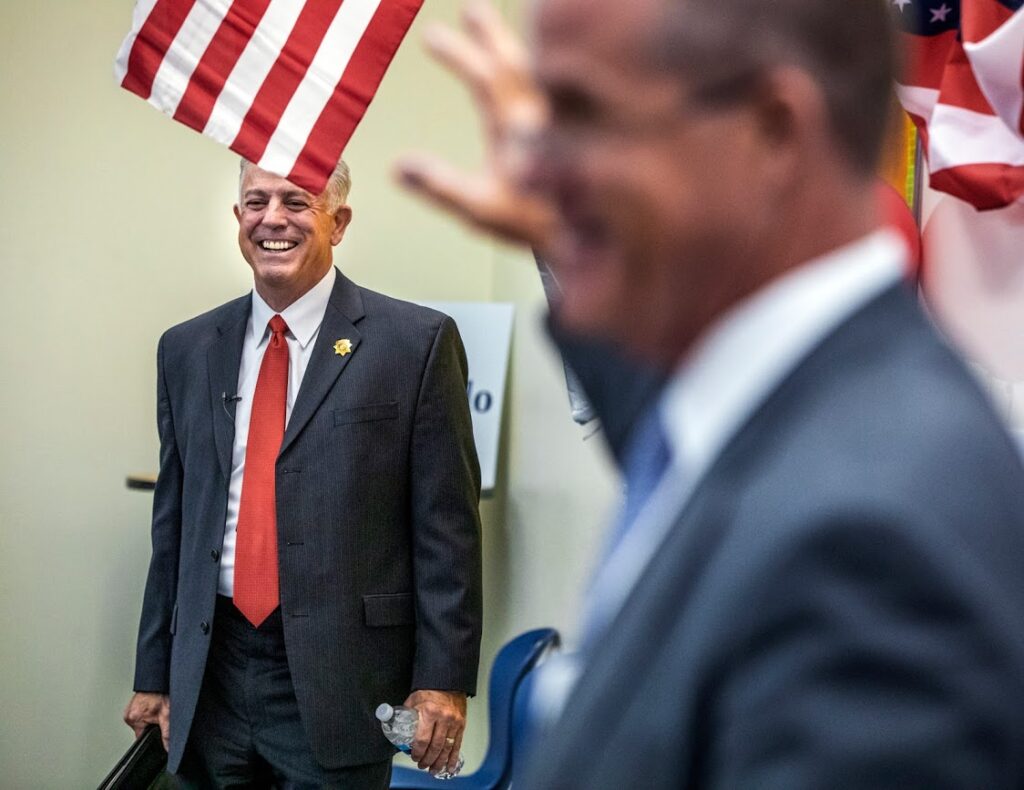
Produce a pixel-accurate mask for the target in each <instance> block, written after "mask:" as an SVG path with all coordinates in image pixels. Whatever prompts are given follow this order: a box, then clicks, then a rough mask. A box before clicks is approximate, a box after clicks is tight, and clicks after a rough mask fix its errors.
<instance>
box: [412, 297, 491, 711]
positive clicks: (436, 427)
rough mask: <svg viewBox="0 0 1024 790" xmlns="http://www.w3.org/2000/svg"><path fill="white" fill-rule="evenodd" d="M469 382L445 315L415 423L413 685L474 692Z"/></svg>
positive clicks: (477, 573) (475, 514)
mask: <svg viewBox="0 0 1024 790" xmlns="http://www.w3.org/2000/svg"><path fill="white" fill-rule="evenodd" d="M466 380H467V363H466V353H465V350H464V349H463V347H462V340H461V339H460V337H459V333H458V329H457V328H456V326H455V322H454V321H452V319H450V318H448V317H445V319H444V320H443V321H442V323H441V325H440V327H439V329H438V331H437V334H436V336H435V338H434V342H433V346H432V348H431V350H430V354H429V357H428V359H427V363H426V366H425V368H424V372H423V378H422V381H421V384H420V392H419V397H418V400H417V405H416V415H415V419H414V424H413V436H412V452H411V488H412V503H411V507H412V533H413V534H412V539H413V567H414V584H415V595H416V658H415V664H414V670H413V688H414V689H444V690H448V691H464V692H466V693H467V694H474V693H476V675H477V667H478V664H479V660H480V633H481V622H482V605H481V559H480V514H479V500H480V467H479V464H478V462H477V456H476V446H475V444H474V441H473V425H472V420H471V419H470V414H469V403H468V399H467V397H466Z"/></svg>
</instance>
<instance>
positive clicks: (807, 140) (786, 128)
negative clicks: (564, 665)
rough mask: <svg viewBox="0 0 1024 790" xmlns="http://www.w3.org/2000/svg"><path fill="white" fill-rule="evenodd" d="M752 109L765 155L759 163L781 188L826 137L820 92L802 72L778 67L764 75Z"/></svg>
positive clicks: (823, 98) (825, 111) (823, 100)
mask: <svg viewBox="0 0 1024 790" xmlns="http://www.w3.org/2000/svg"><path fill="white" fill-rule="evenodd" d="M754 106H755V111H756V113H757V129H758V134H759V139H760V142H761V146H762V150H763V152H764V153H765V154H766V155H765V156H763V157H761V158H760V161H761V162H762V163H763V164H764V165H765V167H766V169H767V170H770V171H771V176H772V180H773V181H774V182H776V183H777V184H779V185H780V186H781V185H782V184H783V183H786V182H788V181H790V180H791V179H792V178H794V177H795V176H797V175H799V173H800V171H801V170H802V169H803V167H804V162H805V161H806V155H807V152H808V151H809V150H811V149H814V148H816V147H818V146H820V145H821V141H822V138H823V137H827V133H828V128H829V118H828V109H827V106H826V103H825V96H824V93H823V91H822V89H821V86H820V85H819V84H818V83H817V82H816V81H815V80H814V79H813V78H812V77H811V76H810V75H809V74H808V73H807V72H806V71H804V70H802V69H799V68H795V67H781V68H777V69H775V70H773V71H772V72H771V73H770V74H769V75H767V76H766V78H765V80H764V83H763V85H762V87H761V88H760V89H759V90H758V94H757V96H756V98H755V101H754ZM765 175H768V173H765Z"/></svg>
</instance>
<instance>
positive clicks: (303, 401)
mask: <svg viewBox="0 0 1024 790" xmlns="http://www.w3.org/2000/svg"><path fill="white" fill-rule="evenodd" d="M364 315H365V313H364V311H363V300H362V297H361V296H360V294H359V288H358V287H357V286H356V285H355V283H353V282H352V281H351V280H349V279H348V278H347V277H345V275H343V274H342V273H341V272H338V275H337V279H336V280H335V283H334V289H333V290H332V291H331V298H330V301H328V303H327V310H326V311H325V312H324V320H323V323H322V324H321V325H320V334H319V335H318V336H317V339H316V344H315V345H314V346H313V353H312V355H311V356H310V359H309V364H308V365H307V366H306V374H305V375H304V376H303V378H302V385H301V386H300V387H299V394H298V397H297V398H296V399H295V405H294V406H293V407H292V414H291V417H290V418H289V420H288V427H287V428H286V429H285V432H284V440H283V441H282V442H281V452H282V453H283V452H285V450H287V449H288V448H289V447H290V446H291V444H292V442H294V441H295V439H296V438H297V437H298V435H299V434H300V433H301V432H302V429H303V428H305V427H306V424H307V423H308V422H309V421H310V420H311V419H312V418H313V415H314V414H315V413H316V410H317V409H318V408H319V406H320V404H321V403H323V400H324V398H326V397H327V393H329V392H330V391H331V387H333V386H334V382H335V381H337V379H338V376H340V375H341V372H342V371H343V370H344V369H345V368H346V367H347V366H348V363H349V360H351V359H352V357H353V356H354V355H355V354H356V353H357V352H358V350H359V343H360V339H361V338H360V334H359V330H357V329H356V327H355V324H356V322H357V321H359V320H360V319H361V318H362V317H363V316H364ZM342 339H345V340H348V341H349V344H350V345H349V351H348V352H347V353H345V354H340V353H338V352H336V351H335V343H336V342H337V341H339V340H342Z"/></svg>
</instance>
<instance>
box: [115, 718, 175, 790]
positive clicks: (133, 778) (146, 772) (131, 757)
mask: <svg viewBox="0 0 1024 790" xmlns="http://www.w3.org/2000/svg"><path fill="white" fill-rule="evenodd" d="M166 767H167V752H165V751H164V744H163V741H162V740H161V738H160V728H159V727H157V726H156V725H155V724H150V725H149V726H148V727H147V728H146V730H145V732H143V733H142V736H141V737H139V738H138V739H137V740H136V741H135V743H133V744H132V745H131V748H130V749H129V750H128V751H126V752H125V753H124V756H123V757H122V758H121V759H120V760H118V762H117V765H115V766H114V769H113V770H112V771H111V772H110V773H109V774H107V777H106V779H104V780H103V781H102V782H100V786H99V790H150V788H154V790H155V788H161V787H172V785H171V784H170V782H169V781H167V779H168V778H167V774H165V773H164V768H166Z"/></svg>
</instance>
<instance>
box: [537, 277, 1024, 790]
mask: <svg viewBox="0 0 1024 790" xmlns="http://www.w3.org/2000/svg"><path fill="white" fill-rule="evenodd" d="M737 364H742V363H741V361H739V360H738V361H737ZM527 773H528V775H527V776H526V777H524V778H523V780H522V782H521V783H518V786H519V787H520V788H521V790H538V789H539V788H544V790H554V789H555V788H558V789H559V790H561V789H562V788H566V789H568V788H580V790H584V789H585V790H604V789H605V788H607V790H622V789H623V788H644V790H662V789H665V790H667V789H668V788H673V790H675V789H676V788H721V789H722V790H724V789H725V788H729V789H739V788H749V789H750V790H755V789H756V790H775V789H778V790H810V788H815V789H818V788H827V789H828V790H836V789H843V788H864V789H865V790H867V789H868V788H871V790H875V789H877V788H887V787H892V788H929V790H935V789H936V788H986V790H996V789H998V788H1020V787H1022V786H1024V472H1022V469H1021V464H1020V460H1019V457H1018V454H1017V450H1016V448H1015V447H1014V446H1013V444H1012V443H1011V441H1010V439H1009V437H1008V436H1007V434H1006V432H1005V430H1004V429H1003V427H1002V425H1001V424H1000V422H999V420H998V418H997V417H996V415H995V414H994V413H993V411H992V409H991V408H990V406H989V404H988V402H987V400H986V398H985V397H984V396H983V394H982V393H981V392H980V390H979V388H978V387H977V386H976V384H975V382H974V381H973V380H972V379H971V377H970V376H969V374H968V373H967V372H966V371H965V369H964V368H963V366H962V364H961V363H960V362H959V361H958V360H957V359H956V358H955V356H954V355H953V354H952V353H951V352H950V351H949V350H948V349H947V348H946V347H945V346H944V345H943V344H942V343H941V342H940V341H939V340H938V338H937V337H936V335H935V333H934V331H933V329H932V328H931V327H930V326H929V325H928V323H927V321H926V319H925V318H924V317H923V315H922V314H921V312H920V309H919V308H918V306H917V304H916V301H915V300H914V298H913V297H912V296H911V295H910V294H908V293H906V292H905V290H904V288H903V287H902V286H898V287H895V288H893V289H891V290H888V291H886V292H885V293H884V294H882V295H881V296H879V297H878V298H876V299H875V300H873V301H872V302H870V303H869V304H868V305H867V306H866V307H864V308H863V309H861V310H860V311H859V312H858V313H856V314H855V315H854V316H853V317H852V318H850V319H849V320H847V321H846V322H845V323H844V324H843V325H842V326H840V327H839V328H838V329H837V330H836V331H835V332H834V333H832V334H831V335H830V336H829V337H828V338H827V339H825V340H824V341H823V342H822V343H821V344H820V346H819V347H818V348H816V350H814V351H813V352H812V353H811V354H810V356H809V357H808V358H807V359H805V360H804V361H803V362H802V363H801V364H800V365H799V366H798V368H797V369H796V370H795V371H794V372H793V373H792V374H791V375H789V376H788V378H787V379H786V380H785V381H784V383H783V384H782V385H781V386H780V387H779V388H778V389H777V390H776V391H775V392H774V393H773V394H772V395H771V396H770V397H769V399H768V400H767V401H766V402H765V403H764V404H763V406H762V407H761V408H760V409H759V410H758V411H757V413H756V414H755V415H754V416H753V417H752V418H751V419H750V420H749V421H748V423H747V424H746V425H745V426H744V427H743V428H741V430H740V431H739V432H738V434H737V435H736V436H735V437H734V439H733V440H732V441H731V442H730V443H729V444H728V446H727V447H726V449H725V450H724V451H723V453H722V454H721V456H720V457H719V458H718V459H717V461H716V462H715V463H714V465H713V467H712V469H711V470H710V471H709V473H708V474H707V476H706V477H705V478H704V479H703V481H702V482H701V483H700V484H699V485H698V488H697V490H696V492H695V494H694V496H693V497H692V498H691V499H690V501H689V503H688V504H687V506H686V508H685V510H684V512H682V513H680V514H679V516H678V520H677V522H676V524H675V526H674V528H673V529H672V530H671V532H670V534H669V536H668V537H667V539H666V540H665V542H664V544H663V545H662V546H661V548H660V550H659V551H658V552H657V555H656V556H655V558H654V559H653V561H652V563H651V565H650V567H649V568H648V569H647V570H646V572H645V573H644V574H643V577H642V579H641V581H640V582H639V583H638V585H637V586H636V588H635V589H634V590H633V591H632V594H631V596H630V597H629V599H628V600H627V602H626V604H625V606H624V607H623V609H622V610H621V612H620V613H619V615H618V617H617V619H616V620H615V622H614V623H613V625H612V626H611V628H610V630H609V633H608V634H607V636H606V637H605V638H604V639H603V640H600V644H599V645H598V646H597V647H596V648H595V650H594V653H593V654H592V656H591V659H590V661H589V663H588V665H587V667H586V669H585V670H584V674H583V675H582V677H581V679H580V681H579V685H578V686H577V688H576V693H575V696H574V697H573V698H572V699H571V700H570V702H569V705H568V706H567V708H566V710H565V712H564V714H563V716H562V718H561V720H560V721H559V722H557V723H556V724H555V725H554V729H553V731H552V732H550V733H549V734H548V736H547V737H546V738H543V739H542V746H541V747H540V748H538V749H537V750H536V752H535V753H534V759H533V761H532V764H531V770H529V771H528V772H527Z"/></svg>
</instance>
